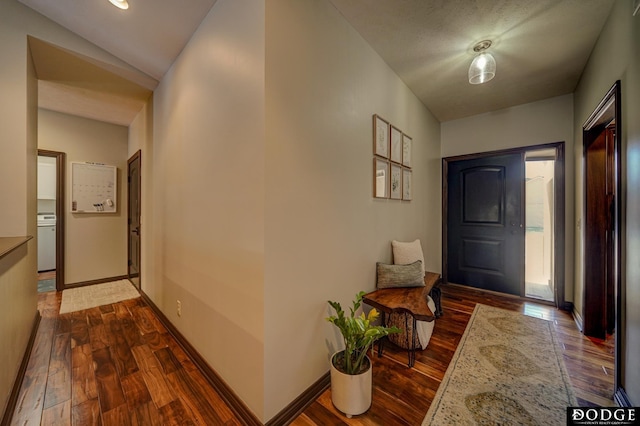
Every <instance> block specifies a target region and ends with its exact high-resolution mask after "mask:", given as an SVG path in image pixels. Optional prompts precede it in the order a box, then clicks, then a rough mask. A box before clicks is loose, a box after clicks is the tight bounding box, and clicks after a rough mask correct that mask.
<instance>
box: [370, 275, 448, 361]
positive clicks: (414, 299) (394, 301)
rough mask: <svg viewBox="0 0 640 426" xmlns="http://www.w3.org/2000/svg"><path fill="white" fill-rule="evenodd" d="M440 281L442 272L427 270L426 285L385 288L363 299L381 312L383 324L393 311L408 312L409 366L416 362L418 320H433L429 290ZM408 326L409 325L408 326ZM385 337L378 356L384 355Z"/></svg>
mask: <svg viewBox="0 0 640 426" xmlns="http://www.w3.org/2000/svg"><path fill="white" fill-rule="evenodd" d="M439 282H440V274H436V273H434V272H426V273H425V277H424V284H425V285H424V287H395V288H383V289H380V290H376V291H372V292H371V293H368V294H366V295H365V296H364V297H363V298H362V301H363V302H364V303H366V304H367V305H369V306H373V307H374V308H376V309H377V310H378V311H380V312H381V314H382V315H381V319H382V325H384V326H386V316H387V315H390V314H392V313H394V312H395V313H401V314H408V315H410V316H411V318H412V328H411V333H410V334H411V335H410V336H407V337H408V338H409V339H410V342H411V343H410V344H409V345H407V346H408V348H407V351H408V356H409V367H413V364H414V363H415V349H416V345H415V341H416V338H417V335H416V321H433V320H435V319H436V315H435V313H433V312H432V311H431V309H429V306H428V305H427V301H428V297H429V292H431V289H432V288H433V287H434V286H435V285H436V284H438V283H439ZM407 328H408V327H407ZM383 345H384V339H382V340H380V341H379V343H378V356H382V348H383Z"/></svg>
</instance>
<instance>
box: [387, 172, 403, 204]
mask: <svg viewBox="0 0 640 426" xmlns="http://www.w3.org/2000/svg"><path fill="white" fill-rule="evenodd" d="M390 189H391V199H392V200H402V167H400V166H398V165H396V164H391V188H390Z"/></svg>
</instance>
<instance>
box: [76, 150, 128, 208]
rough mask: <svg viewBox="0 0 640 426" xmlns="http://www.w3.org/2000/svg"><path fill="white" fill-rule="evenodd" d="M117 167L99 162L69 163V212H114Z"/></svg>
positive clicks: (115, 206) (115, 205)
mask: <svg viewBox="0 0 640 426" xmlns="http://www.w3.org/2000/svg"><path fill="white" fill-rule="evenodd" d="M117 183H118V169H117V168H116V167H115V166H108V165H106V164H101V163H89V162H84V163H81V162H72V163H71V213H116V211H117V188H118V186H117Z"/></svg>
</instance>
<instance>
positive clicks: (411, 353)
mask: <svg viewBox="0 0 640 426" xmlns="http://www.w3.org/2000/svg"><path fill="white" fill-rule="evenodd" d="M411 318H412V320H413V327H412V328H411V344H410V345H407V347H408V348H409V368H412V367H413V365H414V364H415V363H416V333H417V330H416V327H417V321H416V317H414V316H413V315H412V316H411Z"/></svg>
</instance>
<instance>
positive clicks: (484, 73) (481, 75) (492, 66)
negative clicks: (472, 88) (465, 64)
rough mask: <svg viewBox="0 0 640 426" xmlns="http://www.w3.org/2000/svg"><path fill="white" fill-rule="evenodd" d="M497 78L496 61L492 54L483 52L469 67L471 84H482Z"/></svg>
mask: <svg viewBox="0 0 640 426" xmlns="http://www.w3.org/2000/svg"><path fill="white" fill-rule="evenodd" d="M495 76H496V60H495V59H493V56H491V54H490V53H486V52H483V53H481V54H479V55H478V56H476V57H475V58H473V62H471V66H470V67H469V83H471V84H482V83H486V82H487V81H489V80H491V79H492V78H493V77H495Z"/></svg>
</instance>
